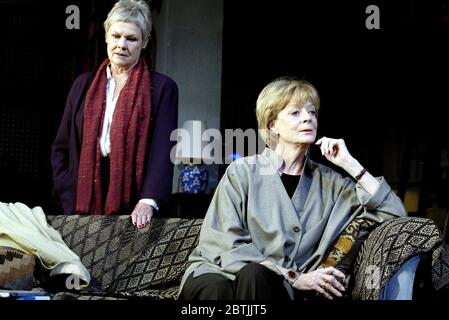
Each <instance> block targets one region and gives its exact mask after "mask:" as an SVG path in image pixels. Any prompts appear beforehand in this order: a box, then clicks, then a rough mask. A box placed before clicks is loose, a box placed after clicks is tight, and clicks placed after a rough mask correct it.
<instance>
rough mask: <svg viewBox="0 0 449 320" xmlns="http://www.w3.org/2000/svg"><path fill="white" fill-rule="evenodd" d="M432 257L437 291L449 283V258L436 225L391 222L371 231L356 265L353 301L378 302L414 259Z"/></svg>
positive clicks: (402, 220)
mask: <svg viewBox="0 0 449 320" xmlns="http://www.w3.org/2000/svg"><path fill="white" fill-rule="evenodd" d="M426 254H427V255H432V280H433V285H434V287H435V289H436V290H438V289H440V288H441V287H443V286H445V285H447V284H448V283H449V274H448V270H449V268H448V266H449V256H448V253H447V250H446V249H445V248H444V246H443V241H442V237H441V234H440V231H439V229H438V227H437V226H436V225H435V223H434V222H433V221H432V220H430V219H426V218H415V217H406V218H398V219H393V220H389V221H387V222H384V223H383V224H381V225H380V226H378V227H377V228H376V229H375V230H374V231H372V232H371V234H370V236H369V237H368V239H367V240H366V241H365V242H364V243H363V245H362V248H361V250H360V252H359V254H358V257H357V261H356V266H355V270H354V271H355V279H354V280H355V283H354V289H353V290H352V298H353V299H360V300H378V299H380V293H381V291H382V288H384V286H385V284H386V283H387V281H388V280H389V279H390V278H391V277H392V276H393V275H394V274H395V273H396V272H397V271H398V270H399V269H400V268H401V266H402V265H403V264H404V262H405V261H407V260H408V259H410V258H411V257H414V256H422V255H426Z"/></svg>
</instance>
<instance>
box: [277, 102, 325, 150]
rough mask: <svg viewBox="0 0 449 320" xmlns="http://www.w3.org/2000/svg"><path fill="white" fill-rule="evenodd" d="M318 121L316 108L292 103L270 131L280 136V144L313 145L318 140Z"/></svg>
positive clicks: (280, 113) (309, 104)
mask: <svg viewBox="0 0 449 320" xmlns="http://www.w3.org/2000/svg"><path fill="white" fill-rule="evenodd" d="M317 128H318V121H317V118H316V108H315V106H314V105H313V104H312V103H310V102H307V103H306V104H305V105H303V106H299V105H296V104H294V103H292V102H291V101H290V102H289V103H288V105H287V106H286V107H285V108H284V109H282V110H281V111H280V112H279V113H278V115H277V118H276V120H274V121H273V122H272V124H271V126H270V129H271V130H272V131H273V132H274V133H275V134H278V137H279V141H278V143H279V144H284V145H287V144H293V145H298V144H307V145H311V144H312V143H314V141H315V139H316V131H317Z"/></svg>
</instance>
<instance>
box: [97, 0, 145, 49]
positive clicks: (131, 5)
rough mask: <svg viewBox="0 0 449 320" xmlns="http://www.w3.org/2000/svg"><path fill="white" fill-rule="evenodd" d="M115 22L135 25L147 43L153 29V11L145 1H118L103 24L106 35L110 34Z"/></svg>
mask: <svg viewBox="0 0 449 320" xmlns="http://www.w3.org/2000/svg"><path fill="white" fill-rule="evenodd" d="M115 22H127V23H134V24H135V25H136V26H138V27H139V28H140V30H141V31H142V41H143V42H145V41H146V40H148V39H150V35H151V28H152V21H151V9H150V6H149V5H148V3H146V2H145V1H141V0H120V1H117V2H116V3H115V4H114V6H113V7H112V9H111V11H109V14H108V17H107V18H106V20H105V22H104V23H103V26H104V30H105V31H106V33H108V30H109V28H110V27H111V25H112V24H113V23H115Z"/></svg>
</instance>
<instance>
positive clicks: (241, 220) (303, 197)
mask: <svg viewBox="0 0 449 320" xmlns="http://www.w3.org/2000/svg"><path fill="white" fill-rule="evenodd" d="M282 163H283V160H282V159H281V158H280V157H279V156H278V155H277V154H276V153H275V152H274V151H272V150H271V149H268V148H266V149H265V150H264V151H263V153H262V154H260V155H255V156H251V157H246V158H241V159H238V160H236V161H234V162H233V163H231V164H230V165H229V167H228V168H227V170H226V172H225V174H224V176H223V178H222V179H221V181H220V183H219V185H218V187H217V190H216V192H215V194H214V197H213V199H212V201H211V204H210V207H209V209H208V211H207V214H206V217H205V219H204V222H203V225H202V228H201V233H200V238H199V244H198V246H197V247H196V248H195V250H194V251H193V252H192V254H191V255H190V257H189V261H190V262H191V265H190V266H189V267H188V268H187V270H186V272H185V274H184V277H183V279H182V282H181V287H180V290H182V287H183V285H184V282H185V280H186V279H187V277H188V276H189V275H190V273H192V272H194V273H193V275H194V277H197V276H199V275H201V274H204V273H218V274H221V275H223V276H225V277H226V278H228V279H231V280H234V279H235V274H236V273H237V272H238V271H239V270H240V269H241V268H242V267H243V266H245V265H246V264H247V263H250V262H257V263H259V262H262V261H263V260H267V259H268V260H270V261H272V262H273V263H275V264H276V265H279V266H282V267H284V268H293V269H294V270H296V271H298V272H300V273H301V272H308V271H312V270H315V269H316V268H317V267H318V265H319V264H320V262H321V259H322V258H323V255H324V253H325V252H326V250H327V249H328V247H329V246H330V245H331V243H332V242H333V241H334V240H335V239H336V237H337V236H338V235H339V234H340V233H341V232H342V231H343V229H344V228H345V227H346V226H347V225H348V224H349V223H350V222H351V221H352V220H353V219H354V218H355V217H366V218H368V219H370V220H374V221H377V222H383V221H386V220H389V219H392V218H395V217H402V216H406V215H407V212H406V210H405V208H404V206H403V204H402V202H401V200H400V199H399V198H398V197H397V196H396V195H395V193H394V192H392V191H391V188H390V186H389V185H388V184H387V182H386V181H385V179H384V178H383V177H380V178H378V180H379V182H380V186H379V188H378V190H377V192H376V193H375V194H374V195H372V196H370V195H369V194H368V193H367V192H366V191H365V190H364V189H363V188H362V187H361V186H360V185H359V184H356V183H355V182H354V181H353V180H352V179H351V178H348V177H343V176H342V175H340V174H339V173H337V172H335V171H334V170H332V169H330V168H329V167H326V166H324V165H321V164H318V163H315V162H313V161H312V160H310V159H306V163H305V166H304V169H303V172H302V175H301V178H300V181H299V183H298V187H297V188H296V190H295V193H294V195H293V197H292V198H291V199H290V198H289V196H288V194H287V191H286V190H285V188H284V186H283V184H282V181H281V178H280V175H281V170H280V168H281V166H282ZM275 269H276V268H275ZM274 271H276V270H274Z"/></svg>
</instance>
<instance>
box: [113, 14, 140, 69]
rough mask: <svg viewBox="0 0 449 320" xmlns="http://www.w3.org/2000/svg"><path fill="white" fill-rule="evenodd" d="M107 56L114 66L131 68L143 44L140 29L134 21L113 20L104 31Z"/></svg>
mask: <svg viewBox="0 0 449 320" xmlns="http://www.w3.org/2000/svg"><path fill="white" fill-rule="evenodd" d="M106 43H107V44H108V57H109V61H111V64H113V65H115V67H119V68H123V69H125V70H128V69H129V68H132V67H133V66H134V65H135V64H136V63H137V61H138V60H139V57H140V52H141V51H142V47H144V46H145V45H146V43H145V44H144V42H143V39H142V31H141V30H140V28H139V27H138V26H136V25H135V24H134V23H128V22H121V21H119V22H115V23H113V24H112V25H111V26H110V27H109V30H108V32H107V33H106Z"/></svg>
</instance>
